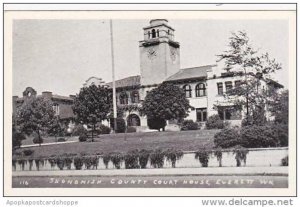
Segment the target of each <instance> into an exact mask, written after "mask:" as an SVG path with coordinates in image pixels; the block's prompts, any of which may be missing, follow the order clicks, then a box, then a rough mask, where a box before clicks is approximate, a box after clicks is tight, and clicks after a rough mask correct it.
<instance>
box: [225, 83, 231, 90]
mask: <svg viewBox="0 0 300 207" xmlns="http://www.w3.org/2000/svg"><path fill="white" fill-rule="evenodd" d="M225 88H226V92H227V91H230V90H231V89H232V82H231V81H227V82H225Z"/></svg>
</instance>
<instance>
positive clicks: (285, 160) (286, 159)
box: [281, 156, 289, 166]
mask: <svg viewBox="0 0 300 207" xmlns="http://www.w3.org/2000/svg"><path fill="white" fill-rule="evenodd" d="M281 166H289V156H286V157H284V158H282V159H281Z"/></svg>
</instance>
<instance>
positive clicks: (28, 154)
mask: <svg viewBox="0 0 300 207" xmlns="http://www.w3.org/2000/svg"><path fill="white" fill-rule="evenodd" d="M33 153H34V150H31V149H27V150H23V154H24V155H25V156H30V155H32V154H33Z"/></svg>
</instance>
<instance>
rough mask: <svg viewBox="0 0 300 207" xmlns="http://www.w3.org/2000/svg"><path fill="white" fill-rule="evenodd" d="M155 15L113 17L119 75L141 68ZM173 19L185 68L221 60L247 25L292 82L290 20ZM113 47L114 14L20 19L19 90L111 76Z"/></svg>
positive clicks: (67, 88) (280, 76)
mask: <svg viewBox="0 0 300 207" xmlns="http://www.w3.org/2000/svg"><path fill="white" fill-rule="evenodd" d="M149 21H150V20H144V19H143V20H114V21H113V35H114V54H115V71H116V79H121V78H124V77H127V76H131V75H139V74H140V60H139V58H140V57H139V46H138V41H140V40H143V29H142V28H143V27H145V26H148V25H149ZM169 25H170V26H172V27H173V28H174V29H175V40H176V41H178V42H179V43H180V62H181V68H188V67H195V66H201V65H209V64H215V63H216V60H217V57H216V55H218V54H221V53H222V52H223V51H224V50H226V47H227V45H228V43H229V37H230V36H231V32H237V31H245V32H246V33H247V34H248V36H249V38H250V43H251V44H252V45H253V47H254V48H258V49H259V51H260V52H268V53H269V55H270V57H272V58H275V59H276V61H277V62H279V63H281V64H282V68H283V69H282V70H280V71H278V72H277V73H276V74H274V80H276V81H279V82H280V83H281V84H283V85H284V86H285V87H288V57H289V48H288V41H289V40H288V36H289V34H288V21H286V20H238V19H236V20H210V19H206V20H201V19H190V20H178V19H176V20H172V19H169ZM110 49H111V48H110V29H109V21H108V20H47V19H43V20H38V19H26V20H25V19H23V20H22V19H21V20H14V22H13V95H17V96H21V95H22V92H23V91H24V90H25V88H26V87H28V86H30V87H33V88H34V89H35V90H36V91H37V92H38V94H40V93H41V92H42V91H52V92H53V94H59V95H66V96H68V95H70V94H76V93H79V90H80V88H81V87H82V85H83V83H84V82H85V81H86V80H87V79H88V78H89V77H91V76H96V77H100V78H102V79H103V80H104V81H106V82H109V81H111V79H112V74H111V68H112V67H111V53H110Z"/></svg>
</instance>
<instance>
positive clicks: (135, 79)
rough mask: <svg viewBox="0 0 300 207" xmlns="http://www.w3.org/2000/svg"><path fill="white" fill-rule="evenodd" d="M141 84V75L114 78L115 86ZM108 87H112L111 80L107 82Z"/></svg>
mask: <svg viewBox="0 0 300 207" xmlns="http://www.w3.org/2000/svg"><path fill="white" fill-rule="evenodd" d="M140 84H141V76H139V75H136V76H130V77H127V78H123V79H120V80H116V88H121V87H128V86H137V85H140ZM106 85H108V86H109V87H112V82H109V83H107V84H106Z"/></svg>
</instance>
